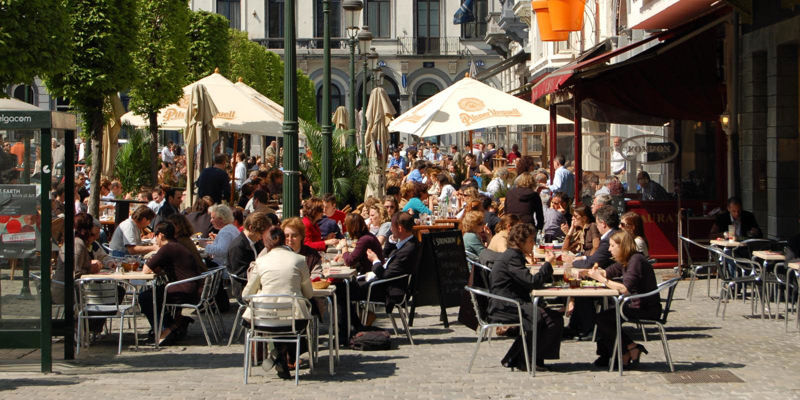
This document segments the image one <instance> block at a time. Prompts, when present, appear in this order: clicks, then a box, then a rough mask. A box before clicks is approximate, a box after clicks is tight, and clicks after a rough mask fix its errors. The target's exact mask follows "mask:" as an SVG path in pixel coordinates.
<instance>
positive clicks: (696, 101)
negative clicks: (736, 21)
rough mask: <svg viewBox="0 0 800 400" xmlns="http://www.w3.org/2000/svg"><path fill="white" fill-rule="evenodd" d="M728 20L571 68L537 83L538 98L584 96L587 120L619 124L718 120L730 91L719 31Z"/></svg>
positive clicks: (704, 22) (709, 19)
mask: <svg viewBox="0 0 800 400" xmlns="http://www.w3.org/2000/svg"><path fill="white" fill-rule="evenodd" d="M724 21H725V17H724V16H723V17H720V16H719V15H718V14H716V13H715V14H712V15H708V16H706V17H703V18H700V19H698V20H696V21H693V22H691V23H689V24H687V25H685V26H682V27H679V28H675V29H671V30H667V31H664V32H660V33H657V34H654V35H653V36H650V37H648V38H646V39H644V40H641V41H638V42H635V43H632V44H629V45H627V46H623V47H620V48H618V49H616V50H613V51H610V52H607V53H604V54H601V55H599V56H596V57H593V58H590V59H588V60H585V61H580V62H576V63H573V64H569V65H566V66H564V67H562V68H560V69H558V70H556V71H554V72H552V73H550V74H549V75H546V76H544V77H543V78H542V79H540V80H539V81H538V82H536V83H535V85H534V87H533V89H532V100H533V101H535V100H536V99H538V98H540V97H542V96H544V95H545V94H548V93H554V92H558V91H570V92H572V93H573V94H577V95H578V96H579V97H580V99H581V101H582V103H581V104H582V107H581V109H582V114H583V117H584V118H587V119H591V120H594V121H599V122H609V123H618V124H635V125H660V124H663V123H665V122H667V121H669V120H671V119H686V120H698V121H703V120H711V119H716V118H717V117H718V116H719V114H721V113H722V112H723V110H724V109H725V88H724V85H723V77H722V76H721V71H720V67H719V60H720V51H721V48H720V47H719V46H720V41H719V40H716V39H717V38H718V35H719V32H718V29H715V28H717V27H719V26H721V25H720V24H721V23H722V22H724ZM655 40H659V41H660V42H661V43H658V44H656V45H655V46H652V47H651V48H649V49H647V50H644V51H642V52H640V53H639V54H636V55H634V56H632V57H630V58H628V59H627V60H625V61H621V62H617V63H614V64H607V62H608V61H610V60H611V59H612V58H614V57H618V56H621V55H623V54H625V53H630V52H633V51H634V49H637V48H640V47H641V46H643V45H645V44H647V43H651V42H653V41H655Z"/></svg>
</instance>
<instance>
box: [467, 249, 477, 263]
mask: <svg viewBox="0 0 800 400" xmlns="http://www.w3.org/2000/svg"><path fill="white" fill-rule="evenodd" d="M464 255H466V256H467V260H468V261H469V260H470V259H472V260H478V258H479V257H478V255H477V254H475V253H473V252H471V251H469V250H464Z"/></svg>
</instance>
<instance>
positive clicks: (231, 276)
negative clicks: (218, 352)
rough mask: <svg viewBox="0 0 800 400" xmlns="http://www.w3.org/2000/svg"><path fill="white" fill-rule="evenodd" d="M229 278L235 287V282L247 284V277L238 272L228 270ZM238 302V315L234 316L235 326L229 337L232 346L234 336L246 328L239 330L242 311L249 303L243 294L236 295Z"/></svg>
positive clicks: (229, 343) (232, 327)
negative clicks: (239, 274) (245, 300)
mask: <svg viewBox="0 0 800 400" xmlns="http://www.w3.org/2000/svg"><path fill="white" fill-rule="evenodd" d="M228 279H229V280H230V282H231V287H233V283H234V282H237V283H240V284H242V285H246V284H247V279H245V278H242V277H240V276H238V275H236V274H232V273H230V272H228ZM236 303H237V304H239V309H238V310H236V316H235V317H234V318H233V326H231V336H230V337H229V338H228V346H230V345H231V343H233V338H234V337H237V338H238V336H237V335H236V332H237V331H238V332H239V334H240V335H241V333H242V332H243V331H244V330H241V331H239V325H240V324H241V321H242V313H244V310H245V309H246V308H247V304H245V302H244V300H242V298H241V296H237V297H236Z"/></svg>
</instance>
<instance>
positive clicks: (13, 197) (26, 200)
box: [0, 185, 40, 258]
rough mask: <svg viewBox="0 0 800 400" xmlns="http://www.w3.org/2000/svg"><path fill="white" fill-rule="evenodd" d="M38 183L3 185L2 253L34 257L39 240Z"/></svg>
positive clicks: (0, 199) (0, 216)
mask: <svg viewBox="0 0 800 400" xmlns="http://www.w3.org/2000/svg"><path fill="white" fill-rule="evenodd" d="M37 205H38V201H37V199H36V186H35V185H0V257H2V258H32V257H34V256H35V255H36V251H37V248H38V243H39V229H40V223H39V221H40V220H39V212H38V210H37Z"/></svg>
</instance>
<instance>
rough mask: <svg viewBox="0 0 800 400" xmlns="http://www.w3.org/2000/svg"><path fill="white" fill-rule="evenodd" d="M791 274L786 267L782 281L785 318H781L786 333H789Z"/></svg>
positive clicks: (789, 269) (790, 270)
mask: <svg viewBox="0 0 800 400" xmlns="http://www.w3.org/2000/svg"><path fill="white" fill-rule="evenodd" d="M775 272H777V271H775ZM791 272H792V269H791V268H789V266H788V265H787V266H786V280H785V281H784V282H786V295H785V296H784V299H785V300H786V316H785V317H784V318H783V322H784V329H785V331H786V332H787V333H788V332H789V307H790V305H791V303H790V302H789V275H790V274H791Z"/></svg>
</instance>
